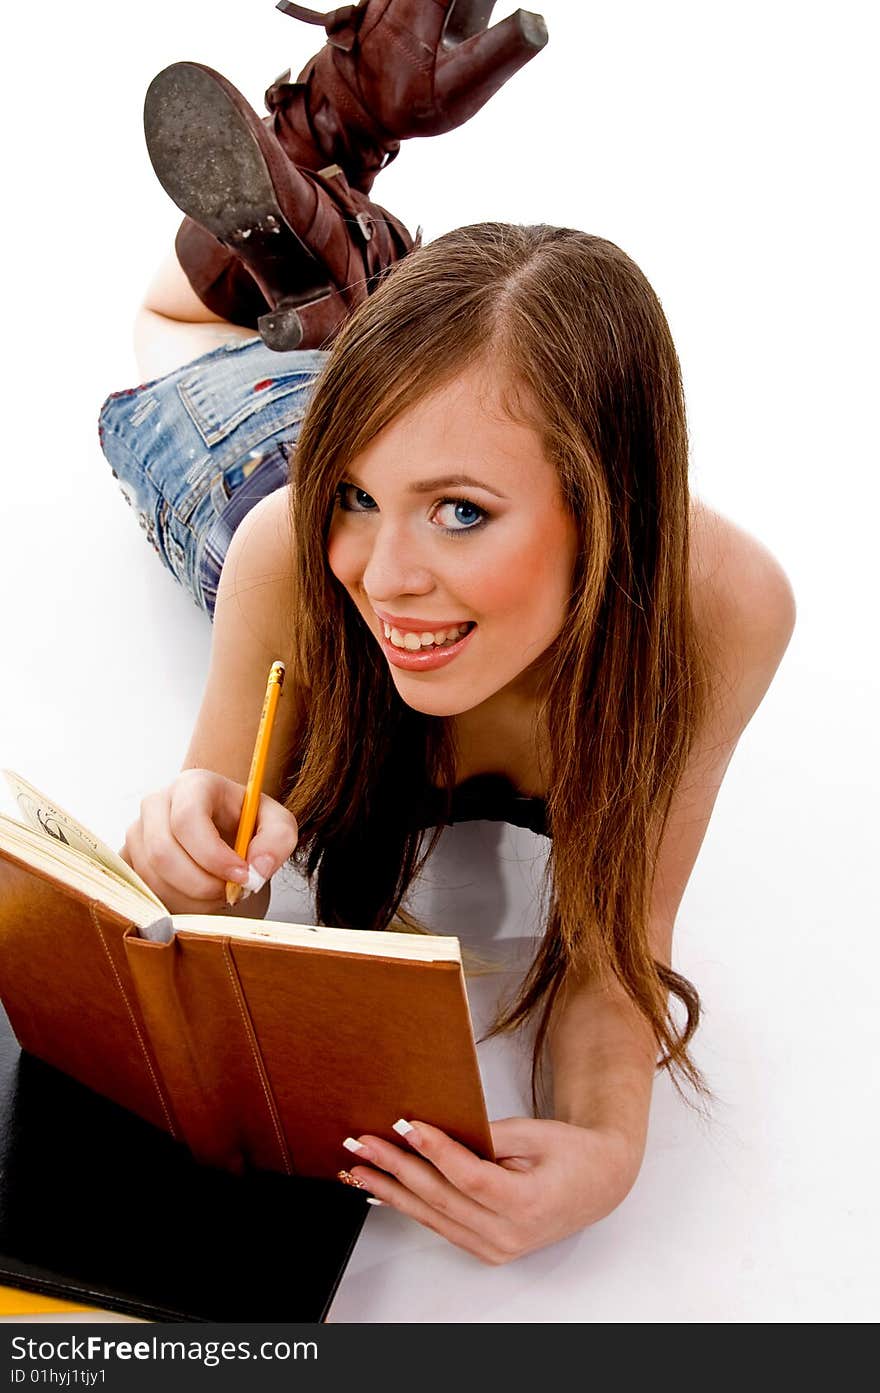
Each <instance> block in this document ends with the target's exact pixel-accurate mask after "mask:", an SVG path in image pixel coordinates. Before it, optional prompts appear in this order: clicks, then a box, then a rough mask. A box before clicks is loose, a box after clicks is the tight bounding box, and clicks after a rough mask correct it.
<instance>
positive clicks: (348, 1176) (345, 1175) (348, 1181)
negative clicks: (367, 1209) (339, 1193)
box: [336, 1171, 364, 1190]
mask: <svg viewBox="0 0 880 1393" xmlns="http://www.w3.org/2000/svg"><path fill="white" fill-rule="evenodd" d="M336 1179H337V1180H341V1181H342V1183H343V1185H353V1186H354V1188H355V1189H356V1190H362V1189H363V1188H364V1182H363V1181H362V1180H358V1178H357V1176H356V1175H352V1173H351V1171H337V1172H336Z"/></svg>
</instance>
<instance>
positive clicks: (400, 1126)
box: [393, 1117, 415, 1137]
mask: <svg viewBox="0 0 880 1393" xmlns="http://www.w3.org/2000/svg"><path fill="white" fill-rule="evenodd" d="M393 1126H394V1130H395V1132H399V1133H400V1135H401V1136H402V1137H405V1136H407V1135H408V1133H410V1132H414V1131H415V1128H414V1127H413V1125H412V1123H411V1122H407V1120H406V1118H404V1117H399V1118H398V1119H397V1121H396V1122H395V1123H394V1124H393Z"/></svg>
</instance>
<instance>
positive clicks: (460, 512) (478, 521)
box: [434, 498, 488, 532]
mask: <svg viewBox="0 0 880 1393" xmlns="http://www.w3.org/2000/svg"><path fill="white" fill-rule="evenodd" d="M445 508H451V509H452V521H451V522H441V523H440V526H441V527H442V528H443V529H444V531H446V532H474V531H476V529H477V528H478V527H482V526H483V524H484V523H485V522H486V520H487V517H488V514H487V513H486V512H485V510H484V509H483V508H478V507H477V505H476V503H471V501H470V500H469V499H467V498H444V499H442V500H441V502H440V505H439V507H438V508H437V512H436V513H435V515H434V516H435V517H438V518H439V517H440V516H441V514H442V513H443V510H444V509H445Z"/></svg>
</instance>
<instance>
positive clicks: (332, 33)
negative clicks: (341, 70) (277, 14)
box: [275, 0, 364, 53]
mask: <svg viewBox="0 0 880 1393" xmlns="http://www.w3.org/2000/svg"><path fill="white" fill-rule="evenodd" d="M275 8H276V10H280V11H281V12H282V14H286V15H290V16H291V18H292V19H301V20H303V22H304V23H305V24H323V26H324V28H325V29H326V31H327V38H328V41H329V42H330V43H331V44H332V45H333V47H334V48H341V49H343V50H344V51H345V52H346V53H350V52H351V50H352V49H353V48H354V46H355V42H356V41H357V32H358V29H359V27H360V19H361V17H362V15H363V9H364V6H363V4H361V5H343V6H341V8H340V9H338V10H330V11H329V12H328V13H327V14H321V13H320V11H318V10H310V9H307V8H306V6H305V5H294V4H293V3H292V0H278V4H277V5H276V6H275ZM359 10H360V11H361V15H360V16H359V15H358V11H359Z"/></svg>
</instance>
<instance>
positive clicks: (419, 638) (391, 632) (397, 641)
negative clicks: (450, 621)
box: [381, 619, 475, 653]
mask: <svg viewBox="0 0 880 1393" xmlns="http://www.w3.org/2000/svg"><path fill="white" fill-rule="evenodd" d="M381 623H382V632H383V633H384V635H385V638H386V639H387V640H388V642H389V643H390V644H392V645H393V646H394V647H395V648H399V649H400V650H401V652H404V653H421V652H423V651H424V650H426V649H428V650H430V649H438V648H445V647H448V646H450V645H451V644H454V643H458V641H459V639H462V638H464V637H465V635H467V634H469V633H470V631H471V630H472V629H473V628H475V625H474V623H473V621H472V620H467V621H465V623H463V624H454V625H452V626H451V627H447V628H445V629H437V630H435V631H432V630H430V629H425V630H423V631H422V632H421V633H415V632H414V631H412V630H407V631H406V632H403V631H402V630H401V629H396V628H395V627H394V625H393V624H386V622H385V621H384V619H383V620H382V621H381Z"/></svg>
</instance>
